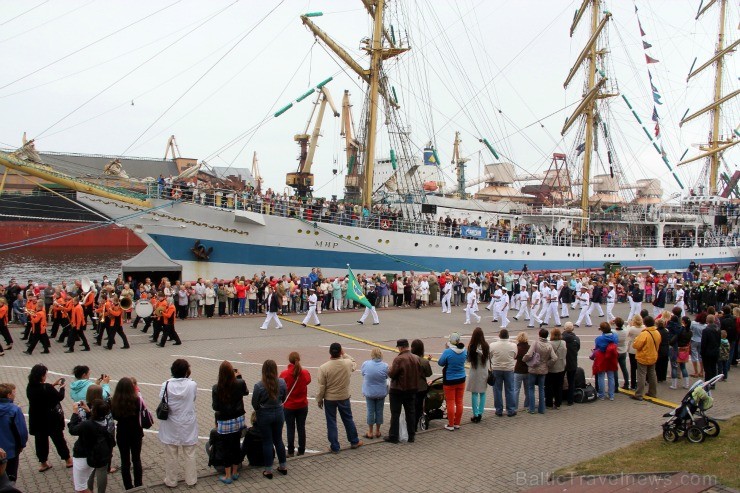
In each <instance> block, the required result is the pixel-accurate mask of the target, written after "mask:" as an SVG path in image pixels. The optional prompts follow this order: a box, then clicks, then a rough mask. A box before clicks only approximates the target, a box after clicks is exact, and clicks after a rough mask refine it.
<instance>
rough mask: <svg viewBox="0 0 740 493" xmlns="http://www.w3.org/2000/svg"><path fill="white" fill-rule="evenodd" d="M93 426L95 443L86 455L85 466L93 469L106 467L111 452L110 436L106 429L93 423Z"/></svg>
mask: <svg viewBox="0 0 740 493" xmlns="http://www.w3.org/2000/svg"><path fill="white" fill-rule="evenodd" d="M93 426H95V430H96V431H97V433H96V435H95V443H94V444H93V446H92V448H91V449H90V452H89V453H88V454H87V465H88V466H90V467H95V468H98V467H105V466H107V465H108V461H109V460H110V457H111V452H112V450H111V446H110V442H109V437H110V435H109V434H108V429H107V428H106V427H104V426H100V425H99V424H97V423H93Z"/></svg>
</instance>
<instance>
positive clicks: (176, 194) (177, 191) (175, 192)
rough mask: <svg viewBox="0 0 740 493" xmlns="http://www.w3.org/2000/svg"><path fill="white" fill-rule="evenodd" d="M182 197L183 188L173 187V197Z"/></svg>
mask: <svg viewBox="0 0 740 493" xmlns="http://www.w3.org/2000/svg"><path fill="white" fill-rule="evenodd" d="M181 197H182V190H180V189H179V188H173V189H172V198H173V199H179V198H181Z"/></svg>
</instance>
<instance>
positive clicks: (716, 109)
mask: <svg viewBox="0 0 740 493" xmlns="http://www.w3.org/2000/svg"><path fill="white" fill-rule="evenodd" d="M717 1H719V4H720V5H719V35H718V37H717V46H716V49H715V52H714V56H713V57H712V58H710V59H709V60H707V61H706V62H705V63H704V64H702V65H701V66H700V67H699V68H697V69H696V70H694V71H692V72H691V73H690V74H689V76H688V77H687V78H686V82H688V81H689V80H690V79H691V78H692V77H694V76H695V75H697V74H698V73H699V72H701V71H702V70H704V69H705V68H707V67H709V66H711V65H712V64H715V72H714V101H713V102H712V103H710V104H708V105H707V106H705V107H704V108H702V109H700V110H699V111H697V112H695V113H692V114H691V115H689V116H686V117H685V118H683V119H682V120H681V123H680V124H679V125H680V126H682V125H683V124H684V123H686V122H688V121H690V120H693V119H694V118H696V117H697V116H700V115H703V114H704V113H706V112H707V111H711V112H712V128H711V130H710V134H709V142H708V143H707V144H706V145H701V146H699V149H700V150H702V151H704V152H703V153H701V154H699V155H698V156H694V157H692V158H689V159H686V160H684V161H681V162H680V163H678V165H679V166H680V165H682V164H687V163H690V162H693V161H697V160H699V159H704V158H709V195H710V196H714V195H717V184H718V182H719V165H720V159H721V156H722V152H723V151H724V150H725V149H728V148H730V147H732V146H734V145H735V144H737V143H739V142H740V139H735V138H734V136H731V137H729V138H728V139H726V140H722V139H721V136H720V128H719V125H720V116H721V105H722V103H724V102H725V101H729V100H730V99H732V98H734V97H735V96H737V95H738V94H740V90H735V91H733V92H731V93H730V94H728V95H726V96H722V72H723V69H724V56H725V55H726V54H727V53H730V52H732V51H734V49H735V48H736V47H737V46H738V44H740V40H737V41H735V42H734V43H732V44H731V45H730V46H728V47H727V48H725V46H724V42H725V17H726V12H727V0H712V1H710V2H709V3H708V4H707V5H706V6H704V8H700V10H699V12H698V13H697V14H696V18H695V20H698V19H699V17H701V16H702V15H703V14H704V13H705V12H706V11H707V10H708V9H709V8H710V7H711V6H712V5H714V4H715V3H717ZM687 112H688V110H687Z"/></svg>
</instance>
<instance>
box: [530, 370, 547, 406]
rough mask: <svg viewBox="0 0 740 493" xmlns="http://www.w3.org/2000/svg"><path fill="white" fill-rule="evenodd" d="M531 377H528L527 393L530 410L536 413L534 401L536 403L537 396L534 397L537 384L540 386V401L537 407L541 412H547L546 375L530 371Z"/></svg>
mask: <svg viewBox="0 0 740 493" xmlns="http://www.w3.org/2000/svg"><path fill="white" fill-rule="evenodd" d="M528 376H529V378H528V379H527V395H529V412H530V413H534V403H535V397H534V386H535V385H537V386H538V387H539V402H538V407H537V412H539V413H540V414H545V376H546V375H537V374H535V373H530V374H529V375H528Z"/></svg>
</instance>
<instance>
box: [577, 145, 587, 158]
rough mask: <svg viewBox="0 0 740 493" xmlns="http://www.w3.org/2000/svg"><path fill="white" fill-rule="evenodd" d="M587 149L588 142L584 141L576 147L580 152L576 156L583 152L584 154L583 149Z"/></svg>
mask: <svg viewBox="0 0 740 493" xmlns="http://www.w3.org/2000/svg"><path fill="white" fill-rule="evenodd" d="M585 150H586V143H585V142H583V143H581V144H580V145H579V146H578V147H576V151H577V152H578V154H576V156H580V155H581V154H583V151H585Z"/></svg>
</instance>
